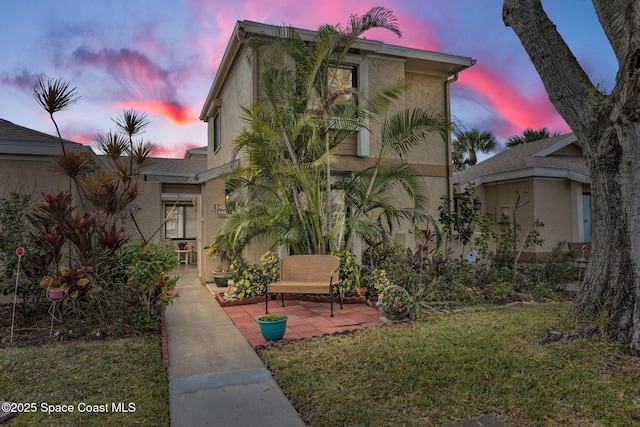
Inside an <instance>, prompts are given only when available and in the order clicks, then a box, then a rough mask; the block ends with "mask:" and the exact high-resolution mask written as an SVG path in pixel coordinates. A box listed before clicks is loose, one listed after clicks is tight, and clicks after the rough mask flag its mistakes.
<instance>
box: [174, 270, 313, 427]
mask: <svg viewBox="0 0 640 427" xmlns="http://www.w3.org/2000/svg"><path fill="white" fill-rule="evenodd" d="M174 273H175V274H178V275H179V276H180V279H179V281H178V284H177V286H176V291H177V293H178V295H179V297H178V298H176V299H175V300H174V303H173V304H171V305H170V306H169V307H167V309H166V311H165V325H166V331H167V347H168V352H169V409H170V417H171V426H173V427H182V426H194V427H195V426H243V427H251V426H288V427H294V426H304V425H305V424H304V422H303V421H302V419H301V418H300V417H299V415H298V414H297V412H296V411H295V409H294V408H293V406H292V405H291V403H290V402H289V400H288V399H287V398H286V397H285V395H284V393H283V392H282V390H281V389H280V387H279V386H278V384H277V383H276V382H275V380H274V379H273V377H272V376H271V374H270V372H269V371H268V370H267V368H266V367H265V366H264V364H263V363H262V361H261V360H260V358H259V357H258V355H257V354H256V353H255V351H254V350H253V348H252V347H251V346H250V345H249V343H248V342H247V341H246V340H245V339H244V337H243V336H242V334H241V333H240V332H239V331H238V329H237V328H236V327H235V325H234V324H233V322H231V320H230V319H229V317H228V316H227V315H226V313H225V312H224V310H223V309H222V307H220V305H219V304H218V303H217V302H216V301H215V297H214V296H213V295H212V294H211V292H210V291H209V289H208V287H206V286H202V285H200V281H199V279H198V274H197V271H196V269H195V268H194V267H193V266H178V267H176V269H175V270H174Z"/></svg>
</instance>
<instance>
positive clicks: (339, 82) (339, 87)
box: [311, 65, 358, 110]
mask: <svg viewBox="0 0 640 427" xmlns="http://www.w3.org/2000/svg"><path fill="white" fill-rule="evenodd" d="M357 89H358V67H357V66H355V65H353V66H352V65H347V66H341V67H329V70H328V76H327V82H326V86H324V87H323V86H322V85H321V82H316V92H317V93H318V94H321V93H323V91H328V92H332V93H336V92H337V93H340V92H342V91H343V92H342V93H341V94H339V96H338V97H337V98H336V99H335V101H334V104H335V105H336V106H337V108H338V109H339V110H340V109H341V108H342V107H341V106H340V103H343V102H349V101H351V100H352V99H354V98H356V95H355V94H354V91H355V90H357ZM311 105H312V108H313V109H315V110H319V109H321V105H320V101H319V100H318V99H317V97H314V98H312V100H311Z"/></svg>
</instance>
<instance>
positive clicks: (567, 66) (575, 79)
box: [502, 0, 593, 132]
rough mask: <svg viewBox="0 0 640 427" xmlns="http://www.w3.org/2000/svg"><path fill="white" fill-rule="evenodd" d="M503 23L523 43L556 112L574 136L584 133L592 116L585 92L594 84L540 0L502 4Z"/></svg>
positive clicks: (510, 0) (511, 1) (515, 0)
mask: <svg viewBox="0 0 640 427" xmlns="http://www.w3.org/2000/svg"><path fill="white" fill-rule="evenodd" d="M502 19H503V21H504V23H505V25H506V26H508V27H511V28H512V29H513V31H514V32H515V33H516V35H517V36H518V38H519V39H520V41H521V42H522V45H523V46H524V48H525V50H526V51H527V54H528V55H529V58H530V59H531V62H532V63H533V65H534V66H535V68H536V70H537V71H538V74H539V75H540V78H541V79H542V82H543V83H544V87H545V89H546V90H547V93H548V94H549V99H550V100H551V103H552V104H553V105H554V107H555V108H556V110H558V112H559V113H560V115H562V117H563V118H564V119H565V120H566V121H567V123H568V124H569V127H571V129H573V130H574V132H575V131H581V130H583V129H586V128H587V127H588V125H589V122H590V119H591V117H592V114H593V107H592V106H591V104H590V102H589V97H588V94H587V90H588V89H590V88H593V84H592V83H591V81H590V80H589V77H588V76H587V74H586V73H585V72H584V70H583V69H582V67H581V66H580V65H579V64H578V61H577V60H576V58H575V56H574V55H573V53H572V52H571V50H570V49H569V47H568V46H567V44H566V43H565V42H564V40H563V39H562V37H561V36H560V34H559V33H558V31H557V29H556V27H555V25H554V24H553V22H551V20H550V19H549V17H548V16H547V14H546V13H545V11H544V9H543V8H542V4H541V3H540V0H505V1H504V6H503V9H502Z"/></svg>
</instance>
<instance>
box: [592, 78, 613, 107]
mask: <svg viewBox="0 0 640 427" xmlns="http://www.w3.org/2000/svg"><path fill="white" fill-rule="evenodd" d="M601 85H602V82H600V83H598V84H597V85H595V86H593V87H590V88H587V89H586V92H587V98H588V100H589V103H590V104H591V105H593V108H595V110H596V111H597V112H598V113H601V112H603V111H604V109H605V108H607V106H608V105H609V103H610V102H611V99H610V98H609V96H608V95H607V91H606V90H605V89H604V88H602V86H601Z"/></svg>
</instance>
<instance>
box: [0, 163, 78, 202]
mask: <svg viewBox="0 0 640 427" xmlns="http://www.w3.org/2000/svg"><path fill="white" fill-rule="evenodd" d="M49 167H50V163H49V161H48V160H47V161H41V160H38V159H29V160H28V161H22V160H2V167H1V168H0V195H1V196H2V197H4V196H7V195H8V194H9V193H11V192H17V193H21V194H30V195H31V196H32V198H31V200H32V201H34V200H39V198H40V195H41V193H57V192H58V191H64V190H66V191H69V177H67V176H62V175H59V174H57V173H55V172H52V171H51V170H50V168H49ZM71 188H72V193H74V194H75V191H74V189H75V184H74V185H72V186H71Z"/></svg>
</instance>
